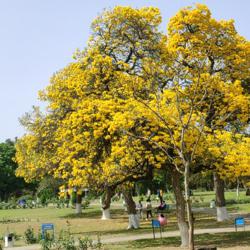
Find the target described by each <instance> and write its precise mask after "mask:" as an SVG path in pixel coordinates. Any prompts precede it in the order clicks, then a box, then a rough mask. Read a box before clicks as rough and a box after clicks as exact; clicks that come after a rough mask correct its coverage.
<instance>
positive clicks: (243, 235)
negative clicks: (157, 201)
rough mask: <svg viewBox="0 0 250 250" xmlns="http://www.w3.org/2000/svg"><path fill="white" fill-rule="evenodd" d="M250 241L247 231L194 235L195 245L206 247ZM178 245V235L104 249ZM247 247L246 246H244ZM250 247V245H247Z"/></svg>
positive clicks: (234, 245) (234, 244) (158, 248)
mask: <svg viewBox="0 0 250 250" xmlns="http://www.w3.org/2000/svg"><path fill="white" fill-rule="evenodd" d="M249 242H250V233H249V232H237V233H217V234H202V235H196V236H195V246H196V247H208V246H217V247H220V248H229V247H230V248H232V247H237V246H242V247H244V246H245V247H247V246H249ZM178 246H180V239H179V237H168V238H163V239H155V240H153V239H145V240H135V241H130V242H122V243H119V245H118V244H109V245H106V248H105V249H108V250H118V249H119V250H125V249H134V250H139V249H147V250H153V249H157V250H163V249H169V247H177V248H178ZM238 249H240V248H238ZM244 249H248V248H244ZM249 249H250V247H249Z"/></svg>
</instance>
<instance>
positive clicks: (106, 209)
mask: <svg viewBox="0 0 250 250" xmlns="http://www.w3.org/2000/svg"><path fill="white" fill-rule="evenodd" d="M114 193H115V190H114V189H112V188H109V187H108V188H106V190H105V192H104V194H103V196H102V198H101V203H102V220H108V219H110V218H111V216H110V204H111V198H112V197H113V195H114Z"/></svg>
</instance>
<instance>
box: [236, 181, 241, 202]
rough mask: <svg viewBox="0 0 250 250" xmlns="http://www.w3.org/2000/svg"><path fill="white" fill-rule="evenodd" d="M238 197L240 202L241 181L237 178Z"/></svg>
mask: <svg viewBox="0 0 250 250" xmlns="http://www.w3.org/2000/svg"><path fill="white" fill-rule="evenodd" d="M236 197H237V200H239V197H240V181H239V178H237V187H236Z"/></svg>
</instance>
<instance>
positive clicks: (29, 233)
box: [24, 227, 37, 244]
mask: <svg viewBox="0 0 250 250" xmlns="http://www.w3.org/2000/svg"><path fill="white" fill-rule="evenodd" d="M24 237H25V241H26V243H27V244H34V243H36V242H37V238H36V237H35V233H34V229H33V228H32V227H28V228H27V229H26V231H25V232H24Z"/></svg>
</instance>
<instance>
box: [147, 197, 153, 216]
mask: <svg viewBox="0 0 250 250" xmlns="http://www.w3.org/2000/svg"><path fill="white" fill-rule="evenodd" d="M146 212H147V220H148V219H149V217H150V218H152V217H153V216H152V204H151V200H150V198H148V199H147V200H146Z"/></svg>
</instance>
